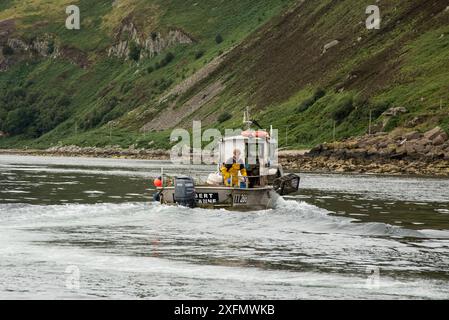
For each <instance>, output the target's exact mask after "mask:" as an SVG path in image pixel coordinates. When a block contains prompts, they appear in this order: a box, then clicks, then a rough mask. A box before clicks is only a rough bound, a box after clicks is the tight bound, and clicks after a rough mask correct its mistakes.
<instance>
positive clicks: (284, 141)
mask: <svg viewBox="0 0 449 320" xmlns="http://www.w3.org/2000/svg"><path fill="white" fill-rule="evenodd" d="M368 5H371V3H369V1H358V0H357V1H356V0H342V1H331V0H319V1H294V0H270V1H269V0H263V1H258V2H257V3H254V2H252V1H249V0H248V1H247V0H243V1H242V0H240V1H237V0H230V1H219V0H211V1H207V2H198V1H190V0H186V1H180V0H169V1H162V0H151V1H143V0H138V1H129V0H122V1H112V0H100V1H96V2H90V3H87V2H81V4H80V10H81V13H82V28H81V30H78V31H69V30H66V29H65V28H64V27H63V26H64V20H65V18H66V16H64V15H63V14H58V12H64V10H59V11H58V10H57V9H58V8H59V7H61V5H60V2H58V1H56V0H55V1H49V2H48V1H40V0H37V1H35V7H33V10H32V11H30V10H29V8H26V6H25V4H23V3H22V2H19V1H9V2H8V3H6V4H2V5H0V9H1V11H0V47H1V48H0V49H1V50H0V70H1V71H0V80H1V82H0V83H1V85H0V131H3V132H4V133H5V134H4V136H8V137H7V138H5V137H3V138H1V139H0V147H13V146H25V145H26V146H35V147H48V146H50V145H52V144H77V145H83V146H90V145H96V146H104V145H114V144H118V145H121V146H123V147H126V146H129V145H132V144H136V145H138V146H139V147H144V148H167V147H169V146H170V142H169V139H168V137H169V135H170V132H171V130H172V129H173V128H175V127H184V128H190V127H191V121H192V120H203V123H204V125H205V126H214V127H218V128H221V129H223V128H225V127H236V126H239V125H240V122H241V113H242V110H243V108H244V107H246V106H250V108H251V113H252V114H253V116H254V117H255V118H257V119H258V120H259V122H260V123H262V124H263V125H265V126H269V125H270V124H272V125H273V126H274V127H275V128H278V129H279V130H280V134H279V136H280V142H281V146H288V147H301V146H311V145H314V144H318V143H322V142H325V141H330V140H334V138H335V139H336V140H341V139H346V138H349V137H354V136H363V135H364V134H366V133H367V132H368V131H371V133H376V132H387V133H388V132H392V131H393V130H395V129H397V128H402V130H403V131H404V132H405V133H407V132H417V133H424V132H426V131H428V130H429V129H432V128H434V127H435V126H437V125H438V126H440V127H441V129H442V130H443V131H447V130H448V127H449V116H448V114H449V112H448V111H449V109H448V108H449V71H448V70H447V62H448V58H447V57H448V56H449V9H448V7H447V1H443V0H429V1H424V0H418V1H406V0H401V1H394V2H385V3H384V2H378V3H377V5H378V6H379V8H380V11H381V18H382V20H381V27H380V29H379V30H368V29H367V28H366V26H365V20H366V19H367V17H368V15H367V14H366V12H365V11H366V7H367V6H368ZM59 9H61V8H59ZM219 119H221V120H222V119H228V120H224V121H219ZM111 132H112V133H111Z"/></svg>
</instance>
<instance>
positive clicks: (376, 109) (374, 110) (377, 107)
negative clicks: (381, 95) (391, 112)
mask: <svg viewBox="0 0 449 320" xmlns="http://www.w3.org/2000/svg"><path fill="white" fill-rule="evenodd" d="M389 108H390V103H389V102H377V103H375V104H374V105H373V106H372V107H371V116H372V117H373V119H377V118H379V117H380V116H381V115H382V113H384V112H385V111H387V110H388V109H389Z"/></svg>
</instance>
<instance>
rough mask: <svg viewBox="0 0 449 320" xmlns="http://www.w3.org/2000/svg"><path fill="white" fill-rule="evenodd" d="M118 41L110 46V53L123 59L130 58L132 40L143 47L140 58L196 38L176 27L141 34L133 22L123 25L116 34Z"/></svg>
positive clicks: (191, 41) (188, 42) (151, 55)
mask: <svg viewBox="0 0 449 320" xmlns="http://www.w3.org/2000/svg"><path fill="white" fill-rule="evenodd" d="M116 38H117V39H118V43H116V44H115V45H113V46H112V47H111V48H109V51H108V55H109V56H114V57H117V58H121V59H125V60H126V59H128V56H129V51H130V47H131V42H135V43H136V44H137V45H139V46H140V47H141V52H140V58H145V57H149V58H152V57H154V56H156V55H158V54H160V53H161V52H163V51H164V50H166V49H168V48H172V47H174V46H176V45H178V44H191V43H193V42H194V40H193V39H192V38H191V37H190V36H189V35H187V34H186V33H184V32H183V31H181V30H178V29H174V30H170V31H168V33H167V34H162V33H160V32H151V33H150V34H149V35H147V36H140V35H139V31H138V30H137V28H136V26H135V25H134V23H132V22H128V23H125V24H123V25H122V27H121V28H120V30H119V32H118V33H117V35H116Z"/></svg>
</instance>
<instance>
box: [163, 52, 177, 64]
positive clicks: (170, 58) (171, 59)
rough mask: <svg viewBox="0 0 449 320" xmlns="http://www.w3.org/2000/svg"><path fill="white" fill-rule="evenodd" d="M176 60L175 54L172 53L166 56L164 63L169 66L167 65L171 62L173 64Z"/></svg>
mask: <svg viewBox="0 0 449 320" xmlns="http://www.w3.org/2000/svg"><path fill="white" fill-rule="evenodd" d="M174 58H175V55H174V54H173V53H171V52H168V53H167V54H166V55H165V57H164V60H163V61H164V63H165V65H167V64H169V63H170V62H172V61H173V59H174Z"/></svg>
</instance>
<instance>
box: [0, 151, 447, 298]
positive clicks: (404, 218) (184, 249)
mask: <svg viewBox="0 0 449 320" xmlns="http://www.w3.org/2000/svg"><path fill="white" fill-rule="evenodd" d="M162 166H163V167H164V170H165V172H166V173H168V174H179V173H183V174H191V175H194V176H197V177H203V176H205V175H207V173H208V172H209V171H210V170H213V168H211V167H186V166H184V167H180V166H175V165H172V164H170V163H168V162H158V161H134V160H121V159H108V160H103V159H82V158H76V159H75V158H37V157H22V156H4V155H3V156H0V244H1V245H0V298H6V299H13V298H21V299H22V298H24V299H29V298H49V299H53V298H80V299H84V298H119V299H129V298H146V299H152V298H158V299H180V298H211V299H220V298H230V299H232V298H248V299H251V298H262V299H264V298H270V299H271V298H272V299H298V298H313V299H315V298H316V299H329V298H337V299H350V298H356V299H357V298H362V299H391V298H392V299H405V298H412V299H448V298H449V180H447V179H446V180H444V179H433V178H416V177H378V176H367V175H363V176H362V175H357V176H352V175H324V174H302V175H301V176H302V181H301V188H302V189H301V191H300V192H299V193H298V194H296V195H293V196H290V197H288V198H286V199H285V200H283V201H280V202H279V203H278V207H277V208H276V209H274V210H266V211H259V212H245V213H242V212H228V211H225V210H204V209H185V208H178V207H166V206H161V205H159V204H153V203H151V202H150V199H151V194H152V190H151V179H152V178H154V177H156V176H157V175H158V174H159V171H160V168H161V167H162ZM78 274H79V282H77V279H78Z"/></svg>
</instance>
